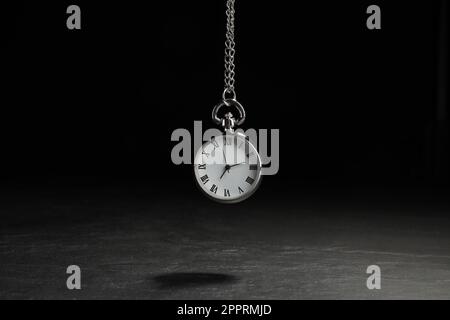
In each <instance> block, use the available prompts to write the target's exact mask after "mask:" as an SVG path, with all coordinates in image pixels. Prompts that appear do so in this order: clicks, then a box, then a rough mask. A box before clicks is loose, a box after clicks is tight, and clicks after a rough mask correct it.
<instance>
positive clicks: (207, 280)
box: [152, 272, 239, 289]
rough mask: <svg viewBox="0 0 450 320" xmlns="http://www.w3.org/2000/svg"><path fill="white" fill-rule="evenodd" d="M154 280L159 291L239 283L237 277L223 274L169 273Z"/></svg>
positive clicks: (155, 277)
mask: <svg viewBox="0 0 450 320" xmlns="http://www.w3.org/2000/svg"><path fill="white" fill-rule="evenodd" d="M152 280H153V281H154V282H155V283H156V284H157V287H158V289H177V288H186V287H199V286H208V285H225V284H231V283H235V282H237V281H238V280H239V279H238V278H237V277H235V276H232V275H228V274H223V273H200V272H185V273H167V274H161V275H157V276H154V277H153V278H152Z"/></svg>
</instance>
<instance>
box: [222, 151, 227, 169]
mask: <svg viewBox="0 0 450 320" xmlns="http://www.w3.org/2000/svg"><path fill="white" fill-rule="evenodd" d="M222 152H223V159H224V160H225V164H226V165H227V156H226V155H225V148H222Z"/></svg>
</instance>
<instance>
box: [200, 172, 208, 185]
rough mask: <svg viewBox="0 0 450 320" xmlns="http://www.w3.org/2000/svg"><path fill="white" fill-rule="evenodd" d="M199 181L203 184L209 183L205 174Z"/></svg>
mask: <svg viewBox="0 0 450 320" xmlns="http://www.w3.org/2000/svg"><path fill="white" fill-rule="evenodd" d="M200 180H202V182H203V184H206V183H207V182H208V181H209V177H208V175H207V174H205V175H204V176H203V177H200Z"/></svg>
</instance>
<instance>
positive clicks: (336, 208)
mask: <svg viewBox="0 0 450 320" xmlns="http://www.w3.org/2000/svg"><path fill="white" fill-rule="evenodd" d="M264 195H265V194H264V192H262V193H261V194H260V195H259V196H258V194H256V195H255V197H254V198H253V199H250V200H248V201H246V202H244V203H242V204H239V205H234V206H224V205H219V204H215V203H213V202H211V201H210V200H208V199H206V198H203V197H201V196H192V195H191V194H187V195H185V196H181V197H180V196H179V195H178V196H175V197H173V198H172V197H163V196H162V195H161V194H160V193H157V192H155V191H152V188H150V187H138V188H127V187H104V188H91V189H89V188H71V189H59V188H53V189H52V188H50V189H49V188H47V189H42V188H35V189H33V188H32V189H21V188H20V187H16V188H15V189H8V190H3V192H2V196H1V198H2V199H1V200H2V201H1V204H0V210H1V217H2V224H1V227H0V231H1V234H0V261H1V263H0V298H2V299H14V298H19V299H141V298H142V299H397V298H400V299H404V298H411V299H422V298H425V299H431V298H437V299H449V298H450V213H449V210H448V206H447V205H446V204H443V203H442V202H437V201H434V200H433V199H431V200H430V199H426V200H424V199H422V198H420V197H414V196H408V197H407V198H404V199H403V200H401V201H393V200H392V199H393V198H390V197H389V196H384V197H383V198H380V197H378V196H376V195H374V194H371V196H370V197H369V198H364V197H360V196H358V197H352V196H351V193H349V194H348V196H347V197H346V198H340V197H330V196H327V195H321V194H320V193H318V194H315V195H312V194H301V193H299V194H298V195H297V196H295V195H292V194H291V195H287V196H286V197H284V198H283V197H280V196H278V197H277V198H270V197H268V196H264ZM396 199H397V198H396ZM69 265H78V266H80V268H81V274H82V276H81V283H82V289H81V290H72V291H71V290H68V289H67V288H66V279H67V277H68V275H67V274H66V268H67V267H68V266H69ZM369 265H378V266H380V268H381V273H382V274H381V275H382V282H381V286H382V288H381V290H368V289H367V287H366V280H367V277H368V276H369V275H368V274H366V268H367V267H368V266H369Z"/></svg>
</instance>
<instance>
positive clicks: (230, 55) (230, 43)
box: [223, 0, 236, 100]
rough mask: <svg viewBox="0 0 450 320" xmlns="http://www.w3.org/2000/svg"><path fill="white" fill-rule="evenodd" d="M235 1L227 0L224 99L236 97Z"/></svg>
mask: <svg viewBox="0 0 450 320" xmlns="http://www.w3.org/2000/svg"><path fill="white" fill-rule="evenodd" d="M234 2H235V0H227V4H226V5H227V10H226V15H227V32H226V40H225V90H224V92H223V99H224V100H225V99H226V98H227V97H228V98H231V99H236V92H235V91H234V83H235V80H234V76H235V71H234V69H235V65H234V54H235V53H236V51H235V46H236V43H235V42H234V13H235V11H234Z"/></svg>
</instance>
